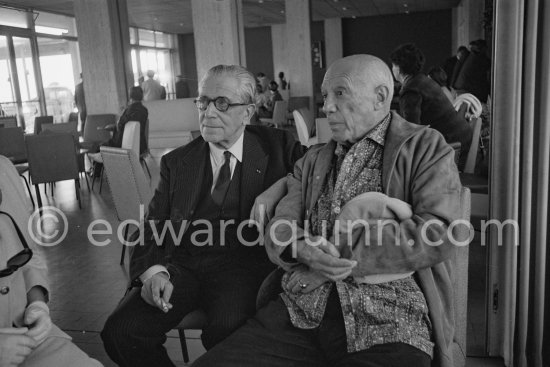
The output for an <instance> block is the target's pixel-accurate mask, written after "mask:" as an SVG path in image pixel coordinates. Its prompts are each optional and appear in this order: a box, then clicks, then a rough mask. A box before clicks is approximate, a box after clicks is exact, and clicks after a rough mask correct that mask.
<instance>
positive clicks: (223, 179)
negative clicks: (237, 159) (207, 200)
mask: <svg viewBox="0 0 550 367" xmlns="http://www.w3.org/2000/svg"><path fill="white" fill-rule="evenodd" d="M223 156H224V157H225V162H223V166H222V168H221V169H220V174H219V175H218V180H217V181H216V186H214V190H212V200H213V201H214V203H216V205H218V206H221V205H222V203H223V200H224V199H225V194H226V192H227V188H228V187H229V183H230V182H231V166H230V160H231V153H230V152H228V151H227V150H226V151H225V152H223Z"/></svg>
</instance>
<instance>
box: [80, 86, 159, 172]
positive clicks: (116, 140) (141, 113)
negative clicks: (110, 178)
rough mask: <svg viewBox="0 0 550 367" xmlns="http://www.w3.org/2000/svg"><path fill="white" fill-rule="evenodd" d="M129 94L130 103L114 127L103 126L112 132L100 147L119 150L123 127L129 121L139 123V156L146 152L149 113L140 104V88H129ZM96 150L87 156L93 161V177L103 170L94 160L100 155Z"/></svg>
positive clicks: (97, 161) (141, 93)
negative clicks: (109, 137)
mask: <svg viewBox="0 0 550 367" xmlns="http://www.w3.org/2000/svg"><path fill="white" fill-rule="evenodd" d="M129 94H130V102H129V103H128V107H126V109H124V111H123V112H122V115H120V118H119V119H118V122H117V123H116V124H115V125H107V126H105V129H107V130H114V131H113V136H112V137H111V139H109V141H108V142H106V143H104V144H102V145H103V146H108V147H115V148H120V147H121V146H122V138H123V136H124V127H125V126H126V124H127V123H128V122H129V121H137V122H139V154H140V155H141V154H143V153H144V152H147V150H148V142H147V139H146V136H145V128H146V125H147V124H146V122H147V117H148V116H149V112H148V111H147V108H145V106H143V104H142V103H141V101H142V100H143V90H142V89H141V87H131V88H130V93H129ZM98 150H99V147H96V148H95V151H96V153H91V154H89V156H90V157H91V158H92V159H93V160H94V166H93V175H94V176H96V177H99V176H100V175H101V169H102V168H103V164H102V163H100V159H95V156H99V155H100V153H98V152H97V151H98Z"/></svg>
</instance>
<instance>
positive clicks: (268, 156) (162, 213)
mask: <svg viewBox="0 0 550 367" xmlns="http://www.w3.org/2000/svg"><path fill="white" fill-rule="evenodd" d="M303 153H304V150H303V147H302V146H301V145H300V144H299V143H298V142H296V141H295V140H294V138H293V137H292V135H291V134H290V133H289V132H288V131H284V130H278V129H272V128H268V127H265V126H247V127H246V130H245V132H244V142H243V161H242V166H241V172H242V175H241V193H240V200H241V202H240V217H241V218H243V219H245V218H248V217H249V216H250V210H251V209H252V206H253V204H254V200H255V199H256V197H257V196H258V195H259V194H261V193H262V192H263V191H265V190H266V189H267V188H269V187H270V186H271V185H272V184H273V183H275V181H277V180H278V179H280V178H281V177H283V176H285V175H286V174H287V173H290V172H292V171H293V168H294V162H295V161H296V160H297V159H299V158H300V157H301V156H302V155H303ZM209 159H210V148H209V145H208V143H207V142H205V141H204V139H203V138H202V137H198V138H197V139H195V140H193V141H192V142H191V143H189V144H187V145H186V146H183V147H180V148H178V149H176V150H174V151H172V152H170V153H168V154H166V155H165V156H163V157H162V160H161V168H160V182H159V185H158V188H157V190H156V191H155V195H154V197H153V199H152V201H151V203H150V205H149V210H148V215H147V223H146V225H145V231H144V246H139V245H138V246H136V247H134V249H133V253H132V257H131V262H130V277H131V278H130V279H132V280H135V279H136V278H137V277H139V276H140V275H141V274H142V273H143V272H144V271H145V270H147V269H148V268H149V267H151V266H152V265H155V264H161V265H165V266H166V265H168V264H169V263H170V260H171V259H170V258H171V254H172V251H173V249H174V248H175V247H174V246H175V245H176V244H175V243H174V241H172V236H170V235H169V232H168V235H167V236H166V238H165V241H164V243H163V244H162V246H156V244H155V241H154V239H153V238H152V232H151V228H150V226H149V225H148V223H149V220H155V221H158V222H157V223H159V224H160V225H159V226H157V228H158V233H160V230H161V229H162V225H163V224H164V223H166V221H171V222H172V224H173V225H174V228H175V229H176V230H177V231H178V230H179V227H178V226H177V223H180V225H182V224H181V223H182V221H183V220H190V219H192V218H193V214H194V212H195V209H196V208H197V206H198V205H200V203H199V199H200V193H201V189H202V187H203V182H202V181H203V177H204V176H205V175H204V172H205V169H206V167H207V164H206V163H207V160H209ZM265 256H266V259H267V255H265Z"/></svg>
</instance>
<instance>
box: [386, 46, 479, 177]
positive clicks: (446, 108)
mask: <svg viewBox="0 0 550 367" xmlns="http://www.w3.org/2000/svg"><path fill="white" fill-rule="evenodd" d="M390 59H391V62H392V71H393V75H394V77H395V79H396V80H397V81H399V82H400V83H401V90H400V92H399V114H400V115H401V116H402V117H403V118H404V119H405V120H407V121H409V122H413V123H415V124H420V125H429V126H430V127H431V128H432V129H435V130H437V131H439V132H440V133H441V134H442V135H443V137H444V138H445V140H446V141H447V142H448V143H453V142H460V144H461V148H460V158H459V163H458V168H459V169H460V170H462V169H463V167H464V165H465V164H466V159H467V157H468V151H469V149H470V144H471V142H472V129H471V128H470V125H469V124H468V122H467V121H466V119H465V118H464V116H461V115H459V114H458V113H457V111H456V110H455V108H454V107H453V104H452V103H451V101H449V99H448V98H447V97H446V96H445V94H444V93H443V91H442V90H441V87H440V86H439V85H438V84H437V83H436V82H435V81H433V80H432V79H430V78H428V77H427V76H426V75H425V74H424V73H422V72H421V70H422V67H423V66H424V61H425V58H424V54H423V53H422V51H421V50H420V49H419V48H418V47H416V46H415V45H414V44H412V43H407V44H403V45H400V46H398V47H397V48H396V49H395V50H394V51H393V52H392V53H391V55H390Z"/></svg>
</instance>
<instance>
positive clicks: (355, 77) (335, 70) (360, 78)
mask: <svg viewBox="0 0 550 367" xmlns="http://www.w3.org/2000/svg"><path fill="white" fill-rule="evenodd" d="M364 80H365V72H364V70H360V69H359V68H358V67H357V65H354V64H353V63H349V62H341V63H338V62H337V63H335V64H333V65H332V66H331V67H329V69H328V70H327V73H326V74H325V77H324V78H323V84H322V86H321V88H323V89H327V88H334V87H337V86H347V87H351V86H353V85H357V84H358V83H362V82H364Z"/></svg>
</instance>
